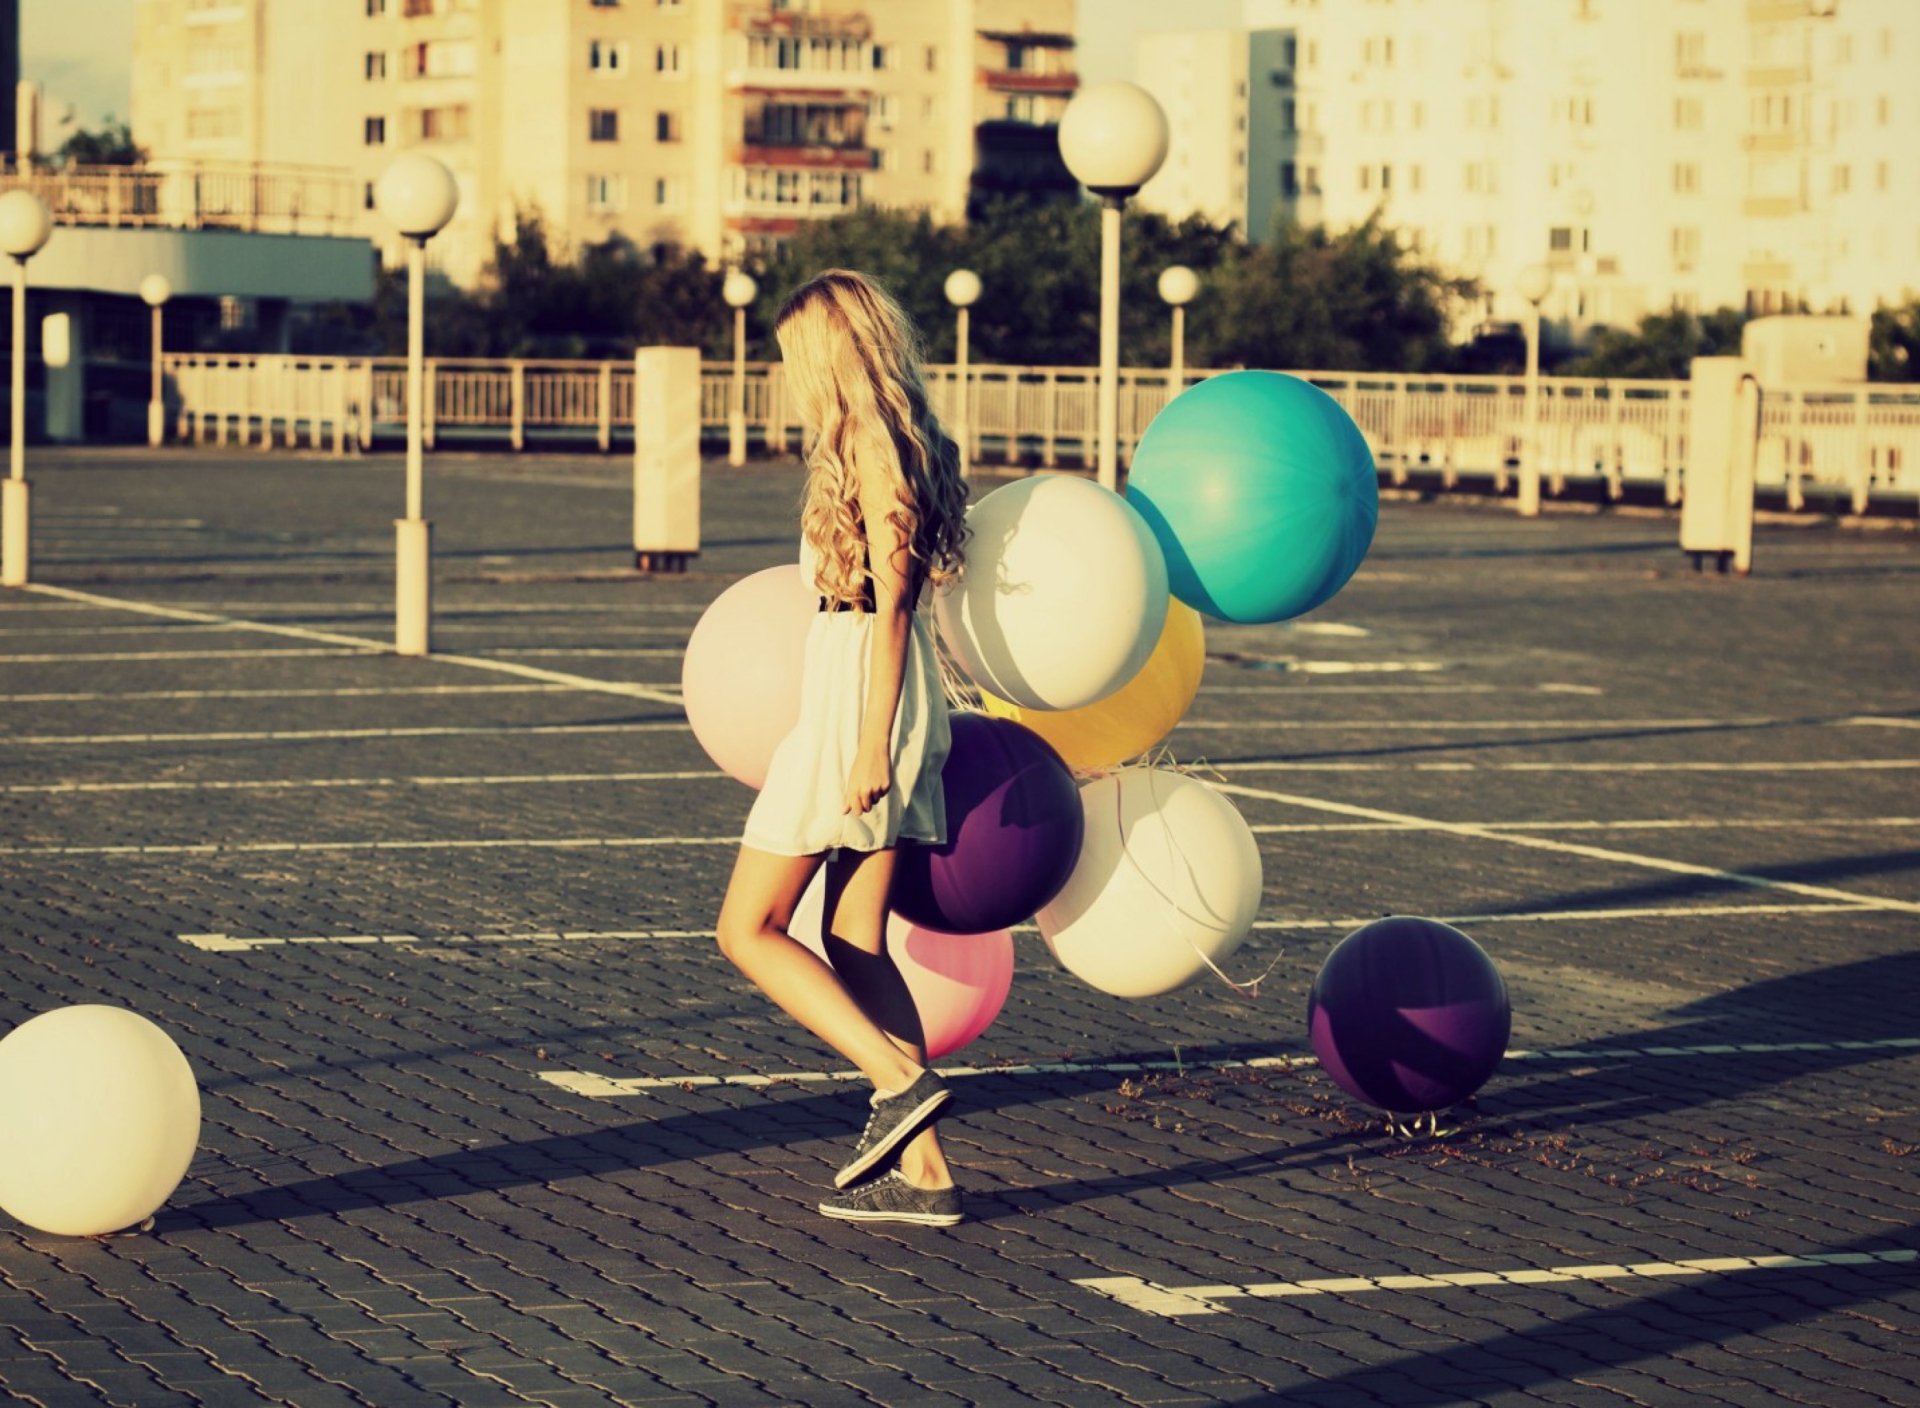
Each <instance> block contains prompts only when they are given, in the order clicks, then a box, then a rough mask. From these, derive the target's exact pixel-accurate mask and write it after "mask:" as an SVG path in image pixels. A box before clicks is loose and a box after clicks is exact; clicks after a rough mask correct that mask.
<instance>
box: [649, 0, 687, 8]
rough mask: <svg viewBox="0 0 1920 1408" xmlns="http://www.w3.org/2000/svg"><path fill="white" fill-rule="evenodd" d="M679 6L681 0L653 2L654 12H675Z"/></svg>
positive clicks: (655, 0)
mask: <svg viewBox="0 0 1920 1408" xmlns="http://www.w3.org/2000/svg"><path fill="white" fill-rule="evenodd" d="M680 5H681V0H653V8H654V9H656V10H677V9H679V8H680Z"/></svg>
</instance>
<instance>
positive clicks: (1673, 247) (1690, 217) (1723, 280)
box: [1138, 0, 1920, 335]
mask: <svg viewBox="0 0 1920 1408" xmlns="http://www.w3.org/2000/svg"><path fill="white" fill-rule="evenodd" d="M1245 22H1246V25H1247V28H1246V29H1245V30H1242V31H1239V32H1237V33H1212V34H1207V33H1190V32H1189V33H1177V34H1172V35H1155V36H1151V37H1150V38H1149V39H1146V40H1143V41H1142V42H1141V44H1140V49H1139V56H1138V74H1139V80H1140V82H1141V83H1142V84H1143V85H1144V86H1146V87H1147V88H1149V89H1150V90H1151V91H1153V92H1154V93H1155V94H1156V95H1157V96H1158V97H1160V99H1161V101H1162V102H1163V104H1164V105H1165V106H1166V107H1167V109H1168V112H1169V115H1170V118H1171V119H1172V127H1173V132H1174V139H1173V146H1172V150H1171V152H1170V155H1169V159H1168V162H1167V165H1166V166H1165V167H1164V168H1163V169H1162V173H1161V175H1160V176H1159V177H1157V178H1156V179H1155V181H1154V182H1152V183H1151V184H1149V185H1148V186H1147V187H1146V189H1145V190H1144V191H1143V192H1142V196H1141V198H1142V200H1143V202H1145V203H1146V204H1148V205H1149V206H1151V207H1155V208H1159V209H1162V210H1165V211H1167V212H1168V213H1171V214H1184V213H1187V212H1189V211H1198V212H1201V213H1204V214H1207V215H1209V216H1210V217H1212V218H1215V219H1232V220H1233V221H1234V222H1235V223H1237V224H1238V225H1240V226H1241V228H1243V229H1244V230H1245V231H1247V232H1248V234H1249V235H1250V237H1252V238H1255V239H1260V238H1264V237H1265V236H1266V234H1267V233H1268V232H1269V231H1270V230H1271V229H1272V228H1273V226H1274V223H1275V222H1277V221H1301V222H1307V223H1316V222H1326V223H1329V224H1331V225H1334V226H1336V227H1342V226H1348V225H1353V224H1357V223H1359V222H1361V221H1363V220H1365V219H1367V218H1369V217H1371V216H1373V215H1375V214H1376V213H1378V215H1379V216H1380V218H1381V219H1382V220H1383V221H1385V222H1386V223H1387V224H1389V225H1391V226H1393V227H1394V228H1396V229H1398V230H1399V231H1401V233H1402V236H1403V238H1404V239H1405V240H1406V241H1407V242H1408V244H1409V245H1410V246H1411V247H1413V248H1414V249H1415V250H1417V251H1418V252H1419V253H1421V254H1422V255H1424V256H1425V257H1427V258H1428V259H1430V260H1432V261H1433V262H1435V263H1437V264H1438V265H1440V266H1441V267H1443V268H1445V269H1447V270H1449V271H1451V272H1455V273H1459V274H1464V275H1470V276H1472V277H1474V278H1476V279H1478V280H1479V281H1480V282H1481V284H1482V286H1483V287H1484V288H1485V289H1486V290H1488V301H1487V305H1486V307H1485V308H1483V309H1482V310H1481V312H1482V313H1483V314H1484V315H1490V316H1501V317H1518V316H1519V315H1520V314H1521V313H1522V311H1523V310H1524V305H1523V304H1522V303H1521V302H1520V300H1519V298H1518V296H1517V295H1516V294H1514V293H1513V292H1511V290H1512V289H1513V288H1514V285H1515V283H1516V281H1517V278H1518V275H1519V272H1520V270H1521V269H1522V268H1524V267H1525V266H1527V265H1529V264H1533V263H1545V264H1546V265H1548V267H1549V268H1551V269H1552V270H1553V271H1554V273H1555V287H1554V291H1553V293H1552V294H1551V295H1549V299H1548V302H1547V304H1546V305H1545V311H1546V312H1547V313H1548V315H1549V316H1550V317H1552V318H1554V319H1555V320H1556V321H1557V322H1559V323H1560V324H1561V325H1562V327H1564V328H1566V329H1567V330H1569V331H1571V332H1573V333H1574V334H1576V335H1577V334H1578V333H1579V332H1580V331H1581V329H1582V328H1583V327H1586V326H1591V325H1593V324H1598V323H1604V324H1611V325H1615V326H1631V325H1632V324H1633V323H1634V322H1635V321H1636V320H1637V319H1638V317H1639V316H1640V315H1641V314H1642V313H1645V312H1649V311H1658V310H1662V309H1666V308H1681V309H1690V310H1699V311H1706V310H1710V309H1713V308H1717V307H1722V306H1733V307H1744V308H1747V309H1749V310H1750V311H1752V312H1754V313H1766V312H1775V311H1781V310H1783V309H1797V308H1807V309H1810V310H1812V311H1815V312H1825V311H1841V310H1851V311H1855V312H1860V311H1866V310H1868V309H1871V308H1872V307H1873V306H1875V305H1876V303H1880V302H1888V301H1895V300H1901V299H1903V298H1904V297H1907V296H1911V294H1912V293H1914V292H1916V291H1920V146H1916V144H1915V143H1914V142H1912V141H1911V140H1902V136H1903V134H1911V133H1912V132H1913V131H1914V130H1916V127H1917V126H1920V94H1916V92H1915V85H1914V84H1913V82H1912V75H1913V74H1914V73H1915V72H1920V4H1915V3H1913V0H1246V8H1245Z"/></svg>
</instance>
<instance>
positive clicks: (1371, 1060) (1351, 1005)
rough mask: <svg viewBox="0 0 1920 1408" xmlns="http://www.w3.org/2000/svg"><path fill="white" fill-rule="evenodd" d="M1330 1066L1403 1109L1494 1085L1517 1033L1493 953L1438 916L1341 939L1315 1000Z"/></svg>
mask: <svg viewBox="0 0 1920 1408" xmlns="http://www.w3.org/2000/svg"><path fill="white" fill-rule="evenodd" d="M1307 1030H1308V1032H1309V1033H1310V1034H1311V1035H1312V1037H1313V1049H1314V1052H1315V1054H1317V1055H1318V1056H1319V1058H1320V1065H1321V1066H1322V1068H1324V1069H1325V1071H1326V1073H1327V1074H1328V1075H1330V1076H1332V1077H1333V1078H1334V1080H1335V1081H1336V1082H1338V1084H1339V1086H1340V1088H1341V1089H1342V1090H1344V1091H1346V1092H1347V1093H1348V1094H1349V1095H1351V1096H1353V1097H1354V1098H1355V1099H1356V1100H1364V1101H1366V1102H1367V1103H1368V1104H1369V1105H1377V1106H1378V1107H1379V1108H1381V1109H1383V1110H1387V1111H1390V1112H1392V1113H1393V1114H1397V1115H1418V1114H1425V1113H1427V1112H1428V1111H1430V1110H1444V1109H1446V1108H1447V1107H1448V1106H1449V1105H1457V1104H1458V1103H1459V1102H1460V1101H1462V1100H1464V1099H1466V1098H1467V1097H1468V1096H1469V1095H1471V1094H1473V1092H1474V1091H1476V1090H1478V1089H1479V1088H1480V1087H1481V1086H1482V1085H1484V1084H1485V1083H1486V1079H1487V1077H1488V1076H1490V1075H1492V1074H1493V1070H1494V1067H1496V1066H1498V1065H1499V1064H1500V1058H1501V1056H1503V1055H1504V1054H1505V1053H1506V1049H1507V1037H1508V1035H1509V1034H1510V1033H1511V1032H1512V1030H1513V1007H1512V1005H1511V1004H1510V1003H1509V1002H1508V1000H1507V985H1506V983H1505V982H1504V981H1503V980H1502V979H1501V977H1500V970H1499V969H1498V968H1495V967H1494V966H1493V960H1492V959H1491V958H1488V957H1487V955H1486V951H1485V950H1483V949H1482V948H1481V947H1480V945H1478V944H1476V943H1475V942H1474V941H1473V940H1472V939H1470V938H1468V937H1467V936H1466V935H1465V934H1463V933H1461V932H1460V931H1459V930H1458V929H1455V928H1452V927H1450V926H1449V925H1446V924H1442V923H1440V922H1439V921H1438V920H1435V919H1413V918H1408V917H1405V916H1396V917H1394V918H1391V919H1376V920H1375V921H1374V922H1373V923H1371V924H1368V925H1367V926H1366V927H1364V928H1361V929H1356V930H1354V931H1353V932H1352V933H1351V934H1349V935H1347V937H1346V938H1344V939H1342V940H1341V941H1340V942H1339V943H1338V944H1337V945H1336V946H1335V947H1334V950H1333V952H1332V953H1329V954H1328V955H1327V961H1326V962H1325V963H1323V964H1321V965H1320V975H1319V976H1318V977H1317V978H1315V979H1314V980H1313V992H1312V994H1311V995H1310V996H1309V997H1308V999H1307Z"/></svg>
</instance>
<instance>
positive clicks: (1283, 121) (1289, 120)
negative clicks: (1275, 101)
mask: <svg viewBox="0 0 1920 1408" xmlns="http://www.w3.org/2000/svg"><path fill="white" fill-rule="evenodd" d="M1295 119H1296V111H1295V108H1294V105H1293V99H1292V98H1282V99H1281V100H1280V130H1281V131H1282V132H1292V131H1296V130H1297V129H1298V126H1299V124H1298V123H1297V121H1296V120H1295Z"/></svg>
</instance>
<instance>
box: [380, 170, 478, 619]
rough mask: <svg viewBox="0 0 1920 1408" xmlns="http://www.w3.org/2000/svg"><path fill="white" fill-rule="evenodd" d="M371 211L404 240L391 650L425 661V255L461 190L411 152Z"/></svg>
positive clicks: (428, 580) (428, 558)
mask: <svg viewBox="0 0 1920 1408" xmlns="http://www.w3.org/2000/svg"><path fill="white" fill-rule="evenodd" d="M373 203H374V205H375V207H377V208H378V209H379V211H380V213H381V214H382V215H384V216H385V217H386V218H387V219H388V220H390V221H391V222H392V223H393V226H394V228H395V229H397V230H399V231H400V233H401V234H403V235H405V236H406V238H407V516H406V517H405V518H401V519H396V520H395V521H394V598H393V648H394V650H395V651H396V652H397V653H398V654H401V655H425V654H427V653H428V652H429V651H430V650H432V648H433V642H432V620H433V570H432V558H433V525H432V524H431V523H430V522H428V521H427V519H426V517H425V514H424V510H425V493H424V486H423V484H422V482H421V481H422V475H421V468H420V461H421V443H422V440H423V427H424V413H425V407H426V398H427V395H428V392H427V387H426V346H425V343H426V322H427V295H426V250H427V241H428V240H430V239H432V238H433V237H434V236H435V235H437V234H439V233H440V231H441V230H443V229H445V228H446V225H447V222H448V221H449V220H451V219H453V212H454V210H455V208H456V207H457V206H458V205H459V204H460V187H459V185H458V183H456V182H455V181H454V179H453V173H452V172H451V171H449V170H447V168H446V167H445V166H444V165H442V164H441V163H440V162H438V161H435V160H434V159H433V158H432V157H430V156H426V155H424V154H422V153H420V152H410V153H408V154H407V155H406V156H403V157H401V158H400V159H399V160H397V161H395V162H394V163H393V164H392V165H391V166H389V167H388V168H387V169H386V170H385V171H383V172H381V173H380V179H379V180H378V181H376V182H374V185H373Z"/></svg>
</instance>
